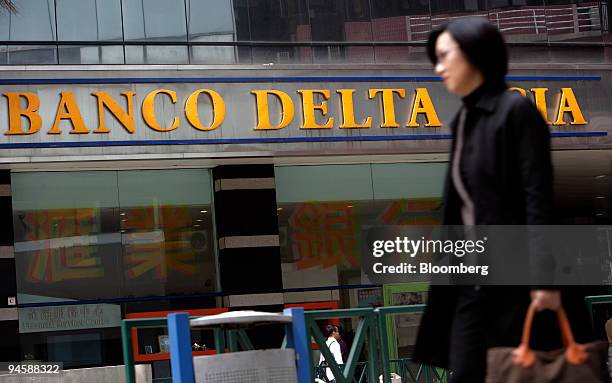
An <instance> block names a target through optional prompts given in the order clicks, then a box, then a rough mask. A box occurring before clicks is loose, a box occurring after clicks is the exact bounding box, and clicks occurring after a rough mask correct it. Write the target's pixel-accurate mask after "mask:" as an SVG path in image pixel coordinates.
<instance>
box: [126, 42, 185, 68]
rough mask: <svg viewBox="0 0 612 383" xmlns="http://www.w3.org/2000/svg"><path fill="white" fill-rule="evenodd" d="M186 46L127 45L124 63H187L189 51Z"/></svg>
mask: <svg viewBox="0 0 612 383" xmlns="http://www.w3.org/2000/svg"><path fill="white" fill-rule="evenodd" d="M187 48H188V47H186V46H176V45H174V46H172V45H155V46H142V45H127V46H126V47H125V63H126V64H189V51H188V49H187Z"/></svg>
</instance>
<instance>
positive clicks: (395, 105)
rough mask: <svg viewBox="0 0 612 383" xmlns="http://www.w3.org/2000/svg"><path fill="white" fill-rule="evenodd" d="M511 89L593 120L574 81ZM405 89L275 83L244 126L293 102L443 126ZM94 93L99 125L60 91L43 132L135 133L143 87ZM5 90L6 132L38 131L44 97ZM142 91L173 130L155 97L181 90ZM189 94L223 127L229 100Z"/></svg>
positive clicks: (273, 121)
mask: <svg viewBox="0 0 612 383" xmlns="http://www.w3.org/2000/svg"><path fill="white" fill-rule="evenodd" d="M510 91H515V92H518V93H519V94H521V95H523V96H525V97H529V98H531V99H532V100H533V101H534V103H535V105H536V107H537V109H538V110H539V112H540V113H541V114H542V116H543V117H544V118H545V119H546V121H547V123H548V124H550V125H553V126H555V127H557V126H566V125H586V124H588V121H587V120H586V118H585V117H584V115H583V113H582V110H581V108H580V104H579V102H578V99H577V97H576V95H575V94H574V90H573V89H572V88H570V87H563V88H561V89H559V90H557V91H551V90H550V89H549V88H527V89H525V88H520V87H513V88H510ZM406 92H407V90H406V89H404V88H371V89H367V90H364V91H362V93H358V91H357V90H356V89H347V88H342V89H336V90H333V91H332V90H331V89H296V90H294V91H293V92H287V91H281V90H278V89H261V90H251V91H250V92H249V93H250V94H252V95H253V96H254V100H253V99H252V100H253V101H254V103H253V106H254V108H253V109H252V111H253V112H254V113H256V115H255V118H254V120H253V122H252V125H246V126H244V127H242V126H240V127H239V128H242V129H253V130H255V131H276V130H281V129H285V128H287V127H288V126H290V125H291V124H292V123H293V121H294V117H295V114H296V107H297V108H300V107H301V113H302V121H301V125H300V126H299V128H300V129H326V130H331V129H334V128H337V129H372V128H373V127H374V121H375V119H376V118H378V120H377V121H380V123H378V128H399V127H400V122H398V118H399V117H398V110H402V114H403V116H405V117H401V118H402V119H404V118H405V120H404V121H401V122H402V123H403V122H405V124H404V125H403V126H404V127H405V128H420V127H434V128H438V127H441V126H443V123H442V122H441V121H440V118H439V117H438V113H437V111H436V106H435V105H434V103H433V101H432V99H431V96H430V94H429V90H428V89H427V88H425V87H418V88H415V89H414V90H413V93H412V98H411V100H407V99H406ZM552 94H556V95H557V96H558V97H557V104H556V105H555V106H554V108H553V107H550V108H549V106H551V105H550V104H548V103H547V98H549V99H552V97H553V95H552ZM90 95H91V96H92V104H91V105H87V106H84V107H87V109H88V110H91V109H93V110H97V121H88V124H91V127H92V129H93V126H95V125H96V123H97V127H96V128H95V130H89V129H88V128H87V126H86V121H85V120H84V119H83V116H82V115H81V111H80V107H79V105H78V103H77V98H76V97H75V95H74V94H73V93H72V92H60V93H59V96H60V97H59V102H58V104H57V107H56V108H55V110H56V114H55V118H54V120H53V122H52V124H51V127H50V129H49V130H47V132H46V133H47V134H53V135H59V134H67V133H69V134H89V133H96V134H109V133H111V130H112V127H111V125H112V124H110V123H109V120H108V119H107V117H108V115H109V114H110V116H111V117H112V118H113V119H114V121H115V122H116V123H118V125H119V126H121V130H122V132H124V133H125V132H127V133H128V134H134V133H136V130H137V129H138V126H139V124H138V121H136V112H135V109H136V108H138V105H136V101H135V100H137V99H138V94H137V93H136V92H135V91H124V92H119V93H118V94H115V95H112V94H109V92H104V91H94V92H91V93H90ZM3 96H4V97H5V98H6V99H7V101H8V102H7V106H8V120H9V121H8V122H9V124H8V129H7V130H6V131H5V132H4V134H5V135H9V136H23V135H33V134H37V133H38V132H40V131H41V129H42V128H43V124H44V121H43V116H42V115H41V112H40V107H41V100H40V98H39V96H38V95H37V94H36V93H31V92H6V93H4V94H3ZM142 96H143V98H142V103H141V105H140V113H141V115H142V120H143V121H144V126H147V127H149V128H150V129H152V130H153V131H156V132H170V131H173V130H176V129H178V128H179V125H180V116H178V115H174V116H172V120H171V122H170V123H169V125H168V126H161V125H160V122H159V121H158V117H159V116H158V115H157V114H156V109H155V101H156V98H157V97H158V96H160V97H161V96H163V97H168V98H169V99H170V102H171V103H172V104H173V105H176V104H177V102H178V100H179V96H178V95H177V93H176V91H174V90H170V89H157V90H153V91H151V92H149V93H147V94H144V95H142ZM185 97H186V98H185V99H184V100H185V101H184V107H183V108H184V110H183V111H184V116H183V118H185V119H186V120H187V122H188V124H189V125H190V126H191V127H192V128H193V129H195V130H197V131H199V132H210V131H213V130H216V129H219V128H221V127H222V125H223V123H224V121H225V120H226V116H227V113H228V107H227V106H226V102H225V100H224V99H223V95H222V94H220V93H219V92H218V91H215V90H213V89H197V90H195V91H194V92H192V93H191V94H189V95H185ZM375 99H377V100H375ZM94 103H95V104H94ZM372 103H378V105H379V106H380V113H379V115H377V116H373V115H368V113H363V110H364V108H363V106H364V105H367V104H370V105H371V104H372ZM237 105H240V107H241V108H242V107H243V106H244V105H242V104H237ZM330 105H331V106H330ZM336 106H337V108H338V109H337V116H338V117H335V116H331V115H330V114H331V113H330V107H336ZM203 107H206V108H210V109H208V110H210V111H211V115H212V118H210V119H208V121H202V116H200V114H199V111H200V110H201V108H203ZM399 108H401V109H399ZM171 109H173V108H171ZM549 109H552V110H553V111H552V112H551V113H554V115H553V117H554V118H550V117H551V116H549V115H548V114H549ZM47 110H48V108H47ZM366 110H367V109H366ZM272 111H274V112H272ZM158 112H160V111H158ZM229 112H230V113H241V114H244V113H245V110H242V109H241V110H230V111H229ZM162 113H163V112H162ZM273 114H274V115H273ZM240 121H243V120H240ZM62 123H69V124H70V130H68V129H64V130H62ZM140 125H141V126H142V125H143V124H140ZM296 125H297V124H296ZM296 127H297V126H296Z"/></svg>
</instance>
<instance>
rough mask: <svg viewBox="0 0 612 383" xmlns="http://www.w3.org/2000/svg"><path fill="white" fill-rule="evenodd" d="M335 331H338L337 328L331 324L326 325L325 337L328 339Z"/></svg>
mask: <svg viewBox="0 0 612 383" xmlns="http://www.w3.org/2000/svg"><path fill="white" fill-rule="evenodd" d="M336 331H338V327H336V326H334V325H333V324H328V325H327V326H325V336H326V337H328V338H329V337H330V336H331V334H332V333H334V332H336Z"/></svg>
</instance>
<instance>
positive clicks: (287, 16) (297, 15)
mask: <svg viewBox="0 0 612 383" xmlns="http://www.w3.org/2000/svg"><path fill="white" fill-rule="evenodd" d="M249 17H250V25H251V40H253V41H307V40H305V39H304V38H303V37H305V36H303V35H302V36H298V35H299V34H300V33H303V28H304V27H305V26H308V10H307V7H306V1H305V0H280V1H279V0H249Z"/></svg>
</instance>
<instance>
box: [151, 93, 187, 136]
mask: <svg viewBox="0 0 612 383" xmlns="http://www.w3.org/2000/svg"><path fill="white" fill-rule="evenodd" d="M160 93H162V94H167V95H168V96H170V100H172V103H173V104H176V92H175V91H173V90H167V89H159V90H154V91H153V92H151V93H149V94H147V96H146V97H145V99H144V101H143V102H142V118H143V119H144V120H145V122H146V123H147V125H149V127H150V128H151V129H153V130H156V131H158V132H170V131H172V130H174V129H176V128H178V126H179V119H178V117H174V120H172V125H171V126H170V127H169V128H162V127H161V126H160V125H159V123H158V122H157V117H155V96H157V95H158V94H160Z"/></svg>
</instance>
